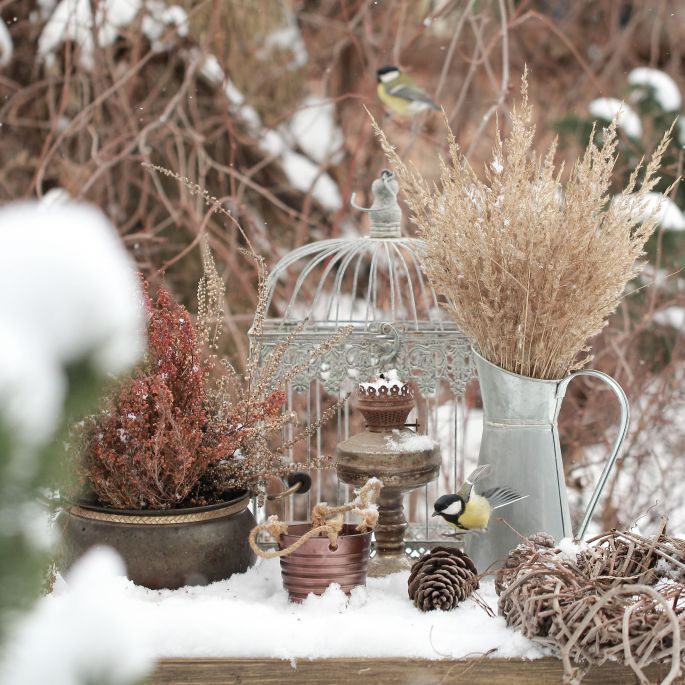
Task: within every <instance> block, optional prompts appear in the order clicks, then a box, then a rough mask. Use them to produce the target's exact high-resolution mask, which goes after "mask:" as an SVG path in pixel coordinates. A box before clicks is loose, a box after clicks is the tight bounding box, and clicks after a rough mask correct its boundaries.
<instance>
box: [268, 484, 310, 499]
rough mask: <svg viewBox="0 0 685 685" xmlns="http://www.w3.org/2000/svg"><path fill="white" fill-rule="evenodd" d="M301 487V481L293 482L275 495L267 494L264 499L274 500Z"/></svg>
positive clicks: (291, 493) (293, 492)
mask: <svg viewBox="0 0 685 685" xmlns="http://www.w3.org/2000/svg"><path fill="white" fill-rule="evenodd" d="M301 487H302V483H295V485H291V486H290V487H289V488H288V489H287V490H283V492H279V493H278V494H277V495H268V496H267V498H266V499H267V500H268V501H269V502H275V501H276V500H279V499H283V498H284V497H287V496H288V495H293V494H295V493H296V492H297V491H298V490H299V489H300V488H301Z"/></svg>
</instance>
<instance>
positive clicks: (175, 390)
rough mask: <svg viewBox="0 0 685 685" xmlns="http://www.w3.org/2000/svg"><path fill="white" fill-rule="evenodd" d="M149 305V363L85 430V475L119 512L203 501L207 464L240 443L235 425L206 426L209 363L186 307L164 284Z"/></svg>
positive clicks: (102, 500)
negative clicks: (207, 369)
mask: <svg viewBox="0 0 685 685" xmlns="http://www.w3.org/2000/svg"><path fill="white" fill-rule="evenodd" d="M145 305H146V308H147V312H148V324H147V333H148V345H149V347H148V353H147V356H146V359H145V360H144V363H143V364H142V365H141V366H140V367H138V369H136V371H135V372H134V374H133V375H132V377H131V378H129V379H127V380H126V381H124V382H123V383H122V384H121V385H119V386H118V387H117V388H116V389H115V391H114V392H113V393H112V394H111V395H110V396H109V397H108V398H107V399H106V400H105V406H104V408H103V409H102V411H101V412H100V413H99V414H97V415H95V416H92V417H89V418H88V419H86V421H85V422H84V424H83V427H82V450H81V459H80V462H79V467H78V469H79V471H80V475H81V479H82V480H83V481H85V482H87V484H88V485H89V486H90V488H91V489H92V491H93V493H94V494H95V496H96V497H97V500H98V502H99V503H101V504H103V505H106V506H110V507H114V508H117V509H168V508H171V507H177V506H179V505H180V504H182V503H185V502H186V501H187V500H188V499H189V498H191V497H192V496H193V495H194V496H195V497H196V498H199V499H201V495H200V493H199V492H198V486H199V484H200V480H201V478H202V476H203V475H204V474H205V473H206V471H207V469H208V468H209V467H210V466H211V464H213V463H215V462H217V461H219V460H221V459H225V458H228V457H230V456H232V454H233V453H234V452H235V450H236V449H238V447H239V445H240V430H237V429H236V428H235V427H234V426H226V427H225V428H226V430H222V431H218V430H208V412H207V409H208V407H207V392H206V383H205V369H204V362H203V359H202V353H201V349H200V345H199V343H198V340H197V335H196V333H195V329H194V327H193V325H192V322H191V319H190V316H189V314H188V311H187V310H186V309H185V308H184V307H183V306H181V305H179V304H177V303H176V302H174V300H173V298H172V297H171V295H170V294H169V292H168V291H167V290H166V289H165V288H160V290H159V292H158V294H157V297H156V299H155V300H154V301H153V299H152V298H151V297H150V295H149V293H148V292H147V291H146V293H145ZM276 401H277V400H276V399H275V402H276ZM275 402H274V403H275Z"/></svg>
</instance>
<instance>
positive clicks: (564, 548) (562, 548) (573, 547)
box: [557, 538, 588, 561]
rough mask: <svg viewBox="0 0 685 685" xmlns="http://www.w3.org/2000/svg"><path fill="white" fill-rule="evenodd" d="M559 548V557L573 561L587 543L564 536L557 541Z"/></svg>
mask: <svg viewBox="0 0 685 685" xmlns="http://www.w3.org/2000/svg"><path fill="white" fill-rule="evenodd" d="M557 547H558V548H559V555H558V556H559V557H560V558H561V559H565V560H567V561H575V560H576V558H577V557H578V555H579V554H580V553H581V552H582V551H583V550H585V549H587V547H588V545H587V543H585V542H578V541H577V540H573V539H572V538H564V539H563V540H560V541H559V544H558V545H557Z"/></svg>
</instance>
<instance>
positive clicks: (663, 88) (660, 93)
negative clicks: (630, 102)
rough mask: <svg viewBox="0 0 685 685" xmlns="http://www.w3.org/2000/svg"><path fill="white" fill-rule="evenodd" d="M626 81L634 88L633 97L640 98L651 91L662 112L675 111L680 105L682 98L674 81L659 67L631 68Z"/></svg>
mask: <svg viewBox="0 0 685 685" xmlns="http://www.w3.org/2000/svg"><path fill="white" fill-rule="evenodd" d="M628 83H629V84H630V85H631V86H632V87H633V88H634V89H635V91H634V93H633V95H634V96H637V97H636V98H635V99H640V98H641V97H642V96H643V95H644V94H645V93H646V92H649V91H651V92H652V94H653V95H654V99H655V100H656V101H657V102H658V103H659V107H661V109H663V110H664V112H677V111H678V110H679V109H680V107H681V106H682V103H683V100H682V97H681V95H680V89H679V88H678V86H677V85H676V82H675V81H674V80H673V79H672V78H671V77H670V76H669V75H668V74H666V73H664V72H663V71H660V70H659V69H650V68H649V67H639V68H638V69H633V70H632V71H631V72H630V74H628Z"/></svg>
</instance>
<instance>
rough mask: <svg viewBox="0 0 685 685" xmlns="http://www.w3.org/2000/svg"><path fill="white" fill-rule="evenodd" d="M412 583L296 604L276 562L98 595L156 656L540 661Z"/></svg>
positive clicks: (499, 630)
mask: <svg viewBox="0 0 685 685" xmlns="http://www.w3.org/2000/svg"><path fill="white" fill-rule="evenodd" d="M407 579H408V573H406V572H405V573H396V574H393V575H391V576H387V577H385V578H369V579H368V584H367V586H366V587H359V588H355V589H354V590H353V591H352V595H351V597H347V596H346V595H345V594H344V593H343V592H342V590H341V589H340V588H339V587H338V586H335V585H333V586H331V587H330V588H329V589H328V590H327V591H326V593H325V594H324V595H322V596H321V597H316V596H314V595H310V596H309V597H308V598H307V599H306V600H305V601H304V602H303V603H302V604H299V605H298V604H292V603H290V602H289V601H288V595H287V593H286V592H285V590H284V589H283V584H282V581H281V573H280V564H279V562H278V560H277V559H271V560H268V561H264V562H261V563H259V565H257V566H256V567H255V568H252V569H250V570H249V571H248V572H247V573H244V574H242V575H237V576H233V577H232V578H230V579H229V580H226V581H222V582H218V583H214V584H212V585H209V586H207V587H186V588H182V589H180V590H173V591H172V590H158V591H153V590H146V589H144V588H141V587H137V586H135V585H133V584H131V583H130V581H127V580H125V579H123V578H119V579H116V582H115V581H114V580H112V581H107V583H106V584H105V588H104V589H105V590H106V591H103V592H102V593H101V595H100V596H101V598H103V600H104V599H106V601H107V603H110V602H111V603H115V602H116V603H119V604H120V605H121V609H119V610H120V611H125V612H126V615H127V616H128V621H129V624H130V625H131V627H132V628H134V627H135V629H136V630H139V631H141V633H142V634H144V636H145V641H146V643H147V644H148V645H150V646H151V648H152V649H153V651H154V654H155V656H157V657H196V658H202V657H226V658H273V659H286V660H294V659H322V658H338V657H340V658H344V657H348V658H349V657H359V658H423V659H440V658H455V659H458V658H462V657H465V656H467V655H471V656H473V655H476V654H484V653H486V652H488V651H489V650H495V651H494V652H493V653H492V654H490V655H489V656H493V657H500V658H506V657H525V658H536V657H540V656H542V652H541V649H540V648H539V647H537V646H535V645H534V644H533V643H532V642H530V641H529V640H527V639H526V638H525V637H523V635H522V634H520V633H518V632H516V631H514V630H512V629H511V628H507V626H506V624H505V621H504V619H503V618H501V617H497V618H493V617H491V616H488V615H487V614H486V613H485V611H484V610H483V609H482V608H481V607H479V606H478V605H477V604H476V603H475V601H472V600H467V601H466V602H464V603H463V604H461V605H460V606H459V607H457V608H456V609H454V610H453V611H450V612H440V611H432V612H429V613H422V612H421V611H419V610H418V609H416V608H415V607H414V605H413V604H412V603H411V601H410V600H409V597H408V596H407ZM72 591H73V590H72V588H65V589H64V590H62V589H60V592H59V595H58V596H56V597H52V598H48V600H46V601H54V602H59V603H64V602H67V601H68V598H69V595H70V594H71V592H72ZM479 594H480V596H481V597H482V598H483V599H484V600H485V601H486V602H487V603H488V604H489V605H490V606H491V607H492V608H493V609H494V610H495V611H496V606H497V597H496V595H495V591H494V585H493V583H492V582H485V583H483V584H482V587H481V590H480V591H479ZM103 625H104V623H103ZM64 632H65V631H62V633H63V634H64ZM10 682H11V681H10ZM60 685H61V684H60Z"/></svg>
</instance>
